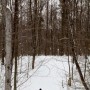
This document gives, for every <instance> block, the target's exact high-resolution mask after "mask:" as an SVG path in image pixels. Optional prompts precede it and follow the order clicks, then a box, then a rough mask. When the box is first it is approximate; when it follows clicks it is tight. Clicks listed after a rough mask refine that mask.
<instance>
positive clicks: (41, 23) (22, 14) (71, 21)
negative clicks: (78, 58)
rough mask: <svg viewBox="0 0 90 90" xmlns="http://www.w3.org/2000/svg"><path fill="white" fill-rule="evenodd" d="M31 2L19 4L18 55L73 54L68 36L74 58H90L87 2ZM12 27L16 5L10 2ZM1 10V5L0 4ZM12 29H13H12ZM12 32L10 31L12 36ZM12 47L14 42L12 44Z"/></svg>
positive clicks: (0, 41) (0, 36) (1, 40)
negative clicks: (87, 55)
mask: <svg viewBox="0 0 90 90" xmlns="http://www.w3.org/2000/svg"><path fill="white" fill-rule="evenodd" d="M59 2H60V3H57V1H54V2H53V0H51V1H50V0H48V1H46V0H37V2H36V3H35V4H34V1H33V0H26V1H24V0H19V1H18V11H16V13H17V14H18V17H15V19H18V20H16V22H18V31H17V36H18V42H17V43H18V53H19V55H33V53H34V52H35V54H36V55H44V54H45V55H63V54H72V50H71V48H72V45H71V33H73V39H74V42H75V47H74V48H75V52H76V53H77V54H80V55H81V54H90V53H89V52H90V31H89V29H90V1H89V0H59ZM12 3H13V6H11V9H12V24H13V25H14V23H15V22H13V21H14V13H15V10H14V8H15V5H14V4H15V1H14V0H13V2H12ZM1 6H2V4H1ZM1 13H2V14H1V16H0V26H1V27H0V30H1V31H0V32H1V33H0V44H1V45H0V56H2V52H3V53H5V52H4V49H5V48H4V37H5V35H4V34H5V32H4V21H3V19H4V15H3V12H1ZM13 27H14V26H13ZM14 34H15V32H14V31H13V35H14ZM12 42H13V43H14V40H12Z"/></svg>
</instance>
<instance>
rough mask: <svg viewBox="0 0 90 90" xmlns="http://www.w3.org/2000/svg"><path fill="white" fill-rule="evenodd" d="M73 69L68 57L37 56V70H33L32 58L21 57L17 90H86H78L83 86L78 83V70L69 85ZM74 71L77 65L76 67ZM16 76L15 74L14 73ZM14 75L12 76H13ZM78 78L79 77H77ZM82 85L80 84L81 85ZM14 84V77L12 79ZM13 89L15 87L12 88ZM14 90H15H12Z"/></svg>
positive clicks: (2, 74)
mask: <svg viewBox="0 0 90 90" xmlns="http://www.w3.org/2000/svg"><path fill="white" fill-rule="evenodd" d="M68 60H69V61H70V68H72V65H73V64H72V63H71V60H72V59H71V57H68V56H36V61H35V69H34V70H32V69H31V62H32V57H31V56H23V57H19V60H18V80H17V88H18V89H17V90H39V89H40V88H42V90H84V89H83V87H82V89H76V88H77V87H79V86H81V85H82V84H81V83H80V81H78V80H79V79H80V78H79V75H77V70H76V71H75V73H74V75H75V77H74V78H78V80H76V79H74V80H73V81H72V85H71V87H70V86H69V85H68V80H69V65H68ZM3 69H4V68H2V70H1V67H0V73H1V76H0V79H2V80H1V81H0V83H2V84H1V85H0V87H1V86H2V87H1V88H0V90H4V84H3V83H4V82H3V80H4V70H3ZM74 69H76V68H75V65H74ZM13 74H14V72H13ZM13 74H12V76H13ZM77 76H78V77H77ZM78 82H79V83H80V84H79V83H78ZM12 84H13V77H12ZM12 88H13V87H12ZM12 90H13V89H12Z"/></svg>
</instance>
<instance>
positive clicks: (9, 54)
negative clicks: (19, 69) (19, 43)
mask: <svg viewBox="0 0 90 90" xmlns="http://www.w3.org/2000/svg"><path fill="white" fill-rule="evenodd" d="M2 1H3V4H4V9H5V10H4V14H5V22H6V27H5V35H6V36H5V46H6V47H5V51H6V56H5V59H6V62H5V90H11V75H12V69H11V67H12V65H11V59H12V22H11V10H10V7H9V6H8V7H6V2H7V3H8V4H9V0H2Z"/></svg>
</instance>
